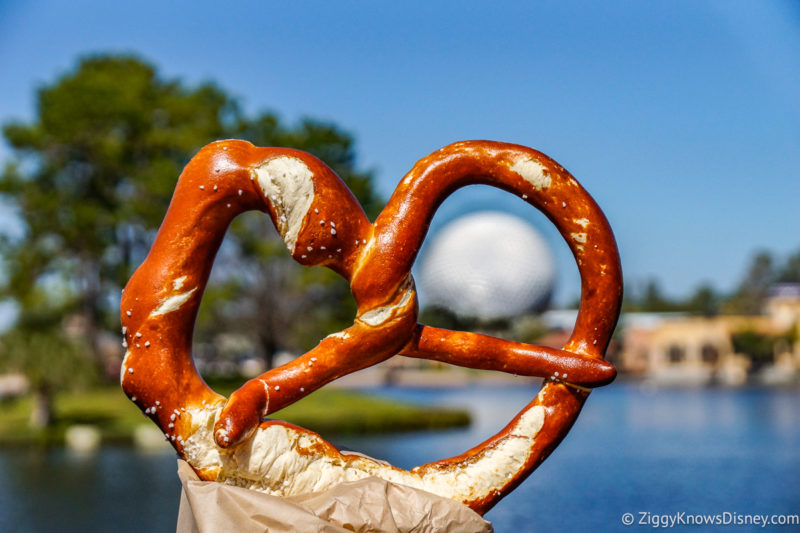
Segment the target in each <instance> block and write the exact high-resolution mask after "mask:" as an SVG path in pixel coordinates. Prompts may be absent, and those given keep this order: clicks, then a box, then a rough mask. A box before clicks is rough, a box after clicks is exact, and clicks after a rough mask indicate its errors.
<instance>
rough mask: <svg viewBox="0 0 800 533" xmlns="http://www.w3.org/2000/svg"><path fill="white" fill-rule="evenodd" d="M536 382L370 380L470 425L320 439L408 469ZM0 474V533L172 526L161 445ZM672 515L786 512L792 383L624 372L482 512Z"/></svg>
mask: <svg viewBox="0 0 800 533" xmlns="http://www.w3.org/2000/svg"><path fill="white" fill-rule="evenodd" d="M537 391H538V387H530V386H506V387H488V386H478V387H469V388H466V387H465V388H453V389H436V390H432V389H415V388H406V389H399V388H380V389H374V390H372V391H371V392H373V393H375V394H380V395H382V396H387V397H391V398H397V399H402V400H405V401H412V402H423V403H430V404H438V405H454V406H463V407H466V408H468V409H469V410H470V412H471V413H472V414H473V425H472V426H471V427H470V428H467V429H462V430H453V431H446V432H440V433H412V434H401V435H384V436H377V437H354V438H347V439H334V443H335V444H337V445H339V446H344V447H347V448H351V449H355V450H358V451H362V452H364V453H366V454H368V455H372V456H374V457H377V458H381V459H386V460H388V461H390V462H391V463H393V464H395V465H397V466H402V467H405V468H408V467H412V466H415V465H418V464H421V463H424V462H428V461H432V460H437V459H441V458H444V457H449V456H452V455H456V454H459V453H461V452H463V451H464V450H466V449H468V448H470V447H472V446H474V445H475V444H477V443H478V442H480V441H482V440H483V439H485V438H486V437H488V436H489V435H491V434H493V433H494V432H496V431H497V430H498V429H500V428H501V427H502V426H504V425H505V424H506V423H507V422H508V420H510V418H511V417H512V416H513V414H514V413H516V412H517V411H518V410H519V409H520V408H522V407H523V406H524V405H525V404H526V403H527V402H528V401H530V399H531V398H532V397H533V396H534V395H535V394H536V392H537ZM0 476H1V477H0V531H2V532H6V531H9V532H11V531H13V532H16V531H19V532H33V531H59V532H60V533H67V532H71V531H115V532H116V531H118V532H127V531H130V532H141V531H174V529H175V521H176V517H177V510H178V502H179V495H180V484H179V483H178V481H177V477H176V475H175V457H174V455H173V454H170V453H158V454H147V453H143V452H138V451H135V450H133V449H131V448H124V447H107V448H103V450H102V451H101V452H99V453H97V454H94V455H91V456H80V455H76V454H74V453H70V452H68V451H65V450H51V451H48V452H41V451H37V450H20V449H14V450H8V449H5V450H0ZM681 512H683V513H686V514H687V515H688V514H699V513H702V514H712V515H716V514H718V515H722V514H723V513H731V515H728V517H730V516H735V515H734V514H733V513H738V515H746V514H797V513H800V393H798V391H796V390H769V389H749V388H748V389H686V390H681V389H669V390H650V389H644V388H641V387H639V386H638V385H635V384H625V383H617V384H614V385H611V386H610V387H606V388H603V389H600V390H598V391H596V392H594V393H593V394H592V396H591V397H590V398H589V400H588V401H587V403H586V407H585V408H584V410H583V412H582V414H581V416H580V418H579V419H578V421H577V423H576V424H575V426H574V427H573V429H572V431H571V432H570V434H569V435H568V436H567V437H566V439H565V440H564V442H562V444H561V446H559V447H558V449H557V450H556V451H555V452H554V453H553V454H552V455H551V456H550V458H548V459H547V461H545V462H544V464H543V465H542V466H541V467H539V469H538V470H536V471H535V472H534V473H533V474H532V475H531V477H530V478H529V479H528V480H527V481H525V482H524V483H523V484H522V485H521V486H520V487H519V488H518V489H517V490H516V491H514V492H513V493H512V494H511V495H509V496H507V497H506V498H505V499H504V500H502V501H501V502H500V503H499V504H498V505H497V506H496V507H495V508H494V509H492V510H491V511H490V512H489V513H488V514H487V515H486V518H487V519H488V520H490V521H492V523H493V524H494V526H495V529H496V531H498V532H505V531H618V530H626V529H634V530H635V529H639V528H642V527H652V521H653V520H657V519H659V517H660V515H674V514H676V513H681ZM624 513H633V515H634V516H635V520H636V522H638V521H639V520H640V519H641V517H642V516H649V517H650V520H651V522H650V525H648V526H644V525H636V524H635V525H634V526H632V527H630V528H626V527H625V526H623V525H622V522H621V518H622V516H623V514H624ZM640 513H650V515H641V514H640ZM687 527H689V528H690V529H691V530H692V531H718V530H719V529H720V526H709V527H697V526H687ZM734 529H739V530H743V531H749V530H753V529H755V528H752V527H747V526H741V527H738V528H734ZM766 529H767V530H769V529H770V528H766ZM779 529H780V530H782V531H797V530H800V526H787V527H783V528H779Z"/></svg>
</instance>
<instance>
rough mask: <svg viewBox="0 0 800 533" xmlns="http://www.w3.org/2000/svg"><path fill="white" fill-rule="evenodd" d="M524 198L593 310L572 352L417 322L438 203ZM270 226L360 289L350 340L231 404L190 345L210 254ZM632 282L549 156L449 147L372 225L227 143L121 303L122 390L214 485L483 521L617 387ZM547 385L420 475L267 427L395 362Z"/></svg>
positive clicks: (182, 196) (202, 165)
mask: <svg viewBox="0 0 800 533" xmlns="http://www.w3.org/2000/svg"><path fill="white" fill-rule="evenodd" d="M469 184H486V185H492V186H495V187H498V188H501V189H505V190H507V191H509V192H512V193H514V194H517V195H519V196H521V197H522V198H523V199H525V200H526V201H527V202H528V203H529V204H531V205H533V206H535V207H537V208H538V209H540V210H541V211H542V212H544V213H545V215H547V217H548V218H549V219H550V220H551V221H552V222H553V223H554V224H555V225H556V227H557V228H558V230H559V232H560V233H561V235H562V236H563V237H564V238H565V239H566V241H567V243H568V244H569V247H570V249H571V250H572V252H573V254H574V256H575V259H576V261H577V263H578V269H579V272H580V275H581V281H582V296H581V304H580V310H579V313H578V318H577V320H576V324H575V328H574V331H573V334H572V336H571V337H570V339H569V341H568V342H567V344H566V345H565V346H564V348H563V350H554V349H550V348H544V347H538V346H532V345H528V344H523V343H517V342H511V341H506V340H502V339H497V338H493V337H488V336H485V335H479V334H475V333H470V332H459V331H447V330H442V329H437V328H433V327H428V326H424V325H421V324H417V297H416V291H415V288H414V281H413V279H412V278H411V275H410V271H411V266H412V264H413V263H414V260H415V258H416V256H417V252H418V250H419V248H420V246H421V244H422V241H423V240H424V238H425V234H426V232H427V230H428V225H429V223H430V221H431V218H432V217H433V214H434V212H435V210H436V208H437V207H438V206H439V204H440V203H441V202H442V201H443V200H444V198H445V197H447V196H448V195H449V194H450V193H452V192H453V191H454V190H456V189H457V188H459V187H463V186H465V185H469ZM248 210H260V211H264V212H266V213H268V214H269V216H270V217H271V219H272V221H273V223H274V224H275V227H276V228H277V229H278V231H279V232H280V234H281V236H282V237H283V238H284V240H285V242H286V246H287V247H288V249H289V251H290V253H291V255H292V257H293V258H294V259H295V260H297V261H298V262H300V263H301V264H303V265H309V266H310V265H323V266H326V267H328V268H330V269H332V270H334V271H335V272H337V273H338V274H340V275H342V276H343V277H344V278H345V279H346V280H347V281H348V282H349V283H350V287H351V290H352V293H353V295H354V297H355V300H356V303H357V305H358V313H357V316H356V318H355V321H354V324H353V325H352V326H351V327H349V328H347V329H345V330H344V331H342V332H339V333H336V334H333V335H329V336H328V337H326V338H324V339H322V341H321V342H320V343H319V344H318V345H317V346H316V347H315V348H314V349H312V350H311V351H309V352H308V353H306V354H303V355H302V356H300V357H298V358H296V359H295V360H293V361H292V362H290V363H287V364H285V365H283V366H281V367H279V368H276V369H273V370H270V371H269V372H267V373H265V374H263V375H262V376H260V377H258V378H256V379H253V380H250V381H249V382H247V383H246V384H245V385H243V386H242V387H241V388H240V389H239V390H237V391H236V392H234V393H233V394H232V395H231V397H230V398H229V399H227V400H226V399H225V398H224V397H223V396H220V395H218V394H216V393H215V392H214V391H213V390H211V389H210V388H209V387H208V386H207V385H206V384H205V383H204V382H203V380H202V379H201V377H200V376H199V374H198V373H197V371H196V369H195V367H194V363H193V361H192V357H191V344H192V331H193V327H194V321H195V318H196V314H197V309H198V307H199V305H200V299H201V296H202V294H203V291H204V289H205V286H206V282H207V281H208V276H209V273H210V271H211V266H212V262H213V259H214V256H215V254H216V252H217V249H218V248H219V246H220V244H221V242H222V239H223V236H224V234H225V230H226V228H227V226H228V225H229V224H230V222H231V220H233V218H234V217H235V216H236V215H238V214H240V213H242V212H244V211H248ZM621 293H622V277H621V270H620V264H619V256H618V252H617V248H616V244H615V242H614V237H613V235H612V232H611V228H610V227H609V225H608V222H607V221H606V219H605V217H604V216H603V213H602V212H601V210H600V208H599V207H598V206H597V204H596V203H595V202H594V200H593V199H592V198H591V197H590V196H589V194H588V193H587V192H586V191H585V190H584V189H583V188H582V187H581V186H580V185H579V184H578V182H577V181H576V180H575V179H574V178H573V177H572V176H571V175H570V174H569V173H568V172H567V171H566V170H565V169H564V168H563V167H561V166H560V165H558V164H557V163H556V162H555V161H553V160H551V159H549V158H548V157H546V156H545V155H543V154H541V153H539V152H537V151H535V150H532V149H530V148H526V147H523V146H517V145H512V144H505V143H497V142H489V141H469V142H460V143H456V144H452V145H450V146H447V147H445V148H442V149H441V150H439V151H437V152H434V153H433V154H431V155H430V156H428V157H426V158H425V159H422V160H421V161H419V162H418V163H417V164H416V165H415V166H414V168H413V169H412V170H411V172H409V173H408V174H407V175H406V176H405V178H404V179H403V180H402V182H401V183H400V184H399V185H398V187H397V189H396V190H395V192H394V194H393V195H392V197H391V199H390V200H389V202H388V204H387V206H386V208H385V209H384V210H383V212H382V213H381V214H380V216H379V217H378V218H377V220H376V221H375V223H374V224H370V222H369V220H368V219H367V217H366V216H365V215H364V212H363V210H362V209H361V206H360V205H359V204H358V202H357V201H356V199H355V198H354V197H353V195H352V194H351V192H350V191H349V189H348V188H347V187H346V186H345V185H344V183H343V182H342V181H341V180H340V179H339V177H338V176H336V174H335V173H334V172H333V171H331V170H330V169H329V168H328V167H327V166H325V164H324V163H322V162H321V161H319V160H318V159H316V158H315V157H313V156H311V155H310V154H307V153H304V152H300V151H297V150H290V149H281V148H258V147H255V146H253V145H251V144H250V143H247V142H244V141H220V142H216V143H212V144H210V145H208V146H206V147H205V148H203V149H202V150H201V151H200V152H199V153H198V154H197V155H196V156H195V157H194V158H193V159H192V160H191V161H190V162H189V164H188V165H187V166H186V168H185V169H184V171H183V173H182V174H181V176H180V179H179V180H178V183H177V186H176V189H175V194H174V196H173V198H172V202H171V204H170V207H169V210H168V211H167V214H166V217H165V219H164V222H163V224H162V225H161V228H160V229H159V232H158V235H157V236H156V239H155V242H154V244H153V247H152V249H151V250H150V253H149V255H148V256H147V258H146V259H145V261H144V263H143V264H142V265H141V266H140V267H139V269H138V270H137V271H136V272H135V273H134V275H133V277H132V278H131V280H130V282H129V283H128V285H127V287H126V288H125V290H124V291H123V297H122V304H121V312H122V324H123V335H124V336H125V341H126V343H127V346H128V351H127V352H126V354H125V359H124V360H123V364H122V372H121V383H122V387H123V389H124V390H125V392H126V394H127V395H128V396H129V397H130V398H131V400H133V401H134V402H135V403H136V405H138V406H139V408H140V409H142V410H143V411H144V413H145V415H147V416H149V417H150V418H151V419H152V420H153V421H154V422H155V423H156V424H157V425H158V426H159V428H161V430H162V431H163V432H164V433H165V435H166V436H167V438H168V440H169V441H170V443H171V444H172V445H173V446H174V447H175V449H176V450H177V452H178V454H179V455H180V456H181V457H182V458H184V459H186V460H187V461H188V462H189V463H190V464H191V465H192V467H193V468H194V469H195V470H196V471H197V472H198V474H199V475H200V477H201V478H202V479H206V480H217V481H220V482H224V483H228V484H232V485H238V486H244V487H249V488H253V489H256V490H261V491H264V492H267V493H270V494H275V495H292V494H298V493H303V492H309V491H317V490H323V489H325V488H328V487H330V486H332V485H335V484H337V483H340V482H344V481H352V480H356V479H361V478H364V477H367V476H379V477H382V478H384V479H387V480H389V481H392V482H397V483H401V484H405V485H410V486H414V487H417V488H421V489H424V490H427V491H429V492H433V493H436V494H439V495H442V496H446V497H450V498H453V499H455V500H457V501H461V502H464V503H465V504H467V505H469V506H470V507H471V508H473V509H474V510H476V511H478V512H480V513H484V512H486V511H487V510H489V509H490V508H491V507H492V506H493V505H494V504H495V503H497V501H499V500H500V498H502V497H503V496H504V495H505V494H507V493H508V492H509V491H511V490H512V489H513V488H514V487H516V486H517V485H518V484H519V483H521V482H522V481H523V480H524V479H525V478H526V477H527V476H528V475H529V474H530V473H531V472H532V471H533V470H534V469H535V468H536V467H537V466H538V465H539V464H540V463H541V462H542V461H543V460H544V459H545V458H546V457H547V455H548V454H549V453H550V452H551V451H552V450H553V449H554V448H555V447H556V446H557V445H558V443H559V442H560V441H561V439H562V438H563V437H564V436H565V435H566V434H567V432H568V431H569V429H570V427H571V425H572V423H573V422H574V421H575V419H576V417H577V416H578V413H579V412H580V409H581V407H582V405H583V402H584V401H585V400H586V398H587V397H588V392H589V391H588V389H586V388H585V387H593V386H597V385H602V384H605V383H608V382H610V381H611V380H613V378H614V376H615V370H614V368H613V367H612V366H611V365H610V364H608V363H606V362H605V361H603V360H602V356H603V354H604V353H605V350H606V347H607V346H608V343H609V340H610V337H611V334H612V332H613V330H614V327H615V325H616V321H617V317H618V315H619V305H620V299H621ZM398 353H399V354H402V355H406V356H409V357H417V358H425V359H433V360H437V361H443V362H447V363H451V364H455V365H461V366H465V367H470V368H479V369H492V370H500V371H504V372H511V373H515V374H520V375H528V376H540V377H545V378H548V379H546V380H545V383H544V385H543V386H542V389H541V390H540V392H539V393H538V395H537V396H536V398H534V399H533V401H532V402H531V403H530V404H529V405H528V406H526V407H525V408H524V409H523V410H522V411H521V412H520V413H519V414H517V416H516V417H515V418H514V419H513V420H511V422H510V423H509V424H508V425H507V426H506V427H505V428H504V429H503V430H501V431H500V432H499V433H498V434H497V435H495V436H493V437H492V438H490V439H489V440H487V441H486V442H484V443H482V444H480V445H478V446H476V447H475V448H473V449H471V450H468V451H467V452H465V453H463V454H462V455H459V456H457V457H452V458H449V459H444V460H442V461H438V462H435V463H429V464H425V465H422V466H419V467H416V468H414V469H412V470H410V471H406V470H402V469H399V468H395V467H393V466H391V465H388V464H386V463H382V462H377V461H374V460H371V459H369V458H365V457H362V456H359V455H353V454H348V453H342V452H339V451H338V450H337V449H336V448H335V447H334V446H332V445H331V444H329V443H328V442H326V441H325V440H323V439H322V438H321V437H320V436H319V435H317V434H315V433H313V432H311V431H308V430H305V429H303V428H300V427H297V426H294V425H291V424H288V423H286V422H282V421H279V420H266V421H262V418H263V417H264V416H266V415H268V414H270V413H272V412H275V411H277V410H279V409H281V408H283V407H285V406H287V405H289V404H291V403H293V402H295V401H297V400H298V399H300V398H302V397H303V396H305V395H306V394H309V393H310V392H312V391H313V390H315V389H317V388H319V387H321V386H322V385H324V384H325V383H328V382H330V381H332V380H334V379H337V378H339V377H341V376H343V375H345V374H348V373H350V372H354V371H356V370H359V369H362V368H366V367H368V366H371V365H373V364H375V363H378V362H380V361H383V360H385V359H387V358H389V357H391V356H393V355H395V354H398Z"/></svg>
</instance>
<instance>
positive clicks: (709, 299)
mask: <svg viewBox="0 0 800 533" xmlns="http://www.w3.org/2000/svg"><path fill="white" fill-rule="evenodd" d="M719 305H720V304H719V296H718V295H717V293H716V291H715V290H714V287H712V286H711V285H708V284H703V285H700V286H699V287H697V289H695V291H694V293H693V294H692V295H691V296H690V297H689V299H688V300H687V301H686V303H685V304H684V306H685V307H686V309H687V310H688V311H691V312H692V313H695V314H698V315H701V316H705V317H712V316H716V315H717V314H718V313H719Z"/></svg>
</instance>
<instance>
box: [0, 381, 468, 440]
mask: <svg viewBox="0 0 800 533" xmlns="http://www.w3.org/2000/svg"><path fill="white" fill-rule="evenodd" d="M215 388H216V390H218V391H220V393H222V394H228V393H230V390H227V389H228V387H225V386H224V385H222V384H220V386H217V387H215ZM30 408H31V400H30V398H20V399H16V400H12V401H6V402H2V403H0V445H26V444H40V445H61V444H63V443H64V434H65V432H66V429H67V428H68V427H69V426H72V425H75V424H90V425H92V426H95V427H97V428H98V429H99V430H100V432H101V435H102V441H103V442H104V443H131V442H132V441H133V431H134V429H135V428H136V427H137V426H140V425H143V424H144V425H148V424H149V425H152V422H150V421H149V420H148V419H147V418H145V417H144V415H142V413H141V412H140V411H139V410H138V409H137V408H136V407H135V406H134V405H133V403H131V402H130V401H129V400H128V399H127V398H126V397H125V396H124V395H123V394H122V391H121V390H120V388H119V387H118V386H109V387H103V388H96V389H91V390H88V391H83V392H70V393H62V394H59V395H58V396H57V397H56V403H55V423H54V424H53V426H52V427H50V428H48V429H46V430H43V431H35V430H33V429H31V428H30V427H29V425H28V416H29V414H30ZM273 416H274V417H275V418H280V419H282V420H287V421H289V422H292V423H294V424H298V425H300V426H303V427H305V428H308V429H311V430H313V431H317V432H319V433H321V434H322V435H323V436H326V437H327V436H335V435H342V434H366V433H389V432H396V431H413V430H427V429H445V428H453V427H462V426H466V425H469V414H468V413H466V412H464V411H458V410H453V409H439V408H427V407H420V406H416V405H409V404H398V403H395V402H393V401H388V400H384V399H381V398H375V397H373V396H368V395H364V394H361V393H357V392H352V391H347V390H341V389H330V390H327V389H326V390H320V391H317V392H315V393H313V394H311V395H309V396H308V397H307V398H304V399H303V400H302V401H300V402H298V403H296V404H294V405H292V406H290V407H287V408H286V409H284V410H282V411H280V412H278V413H275V414H274V415H273Z"/></svg>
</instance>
